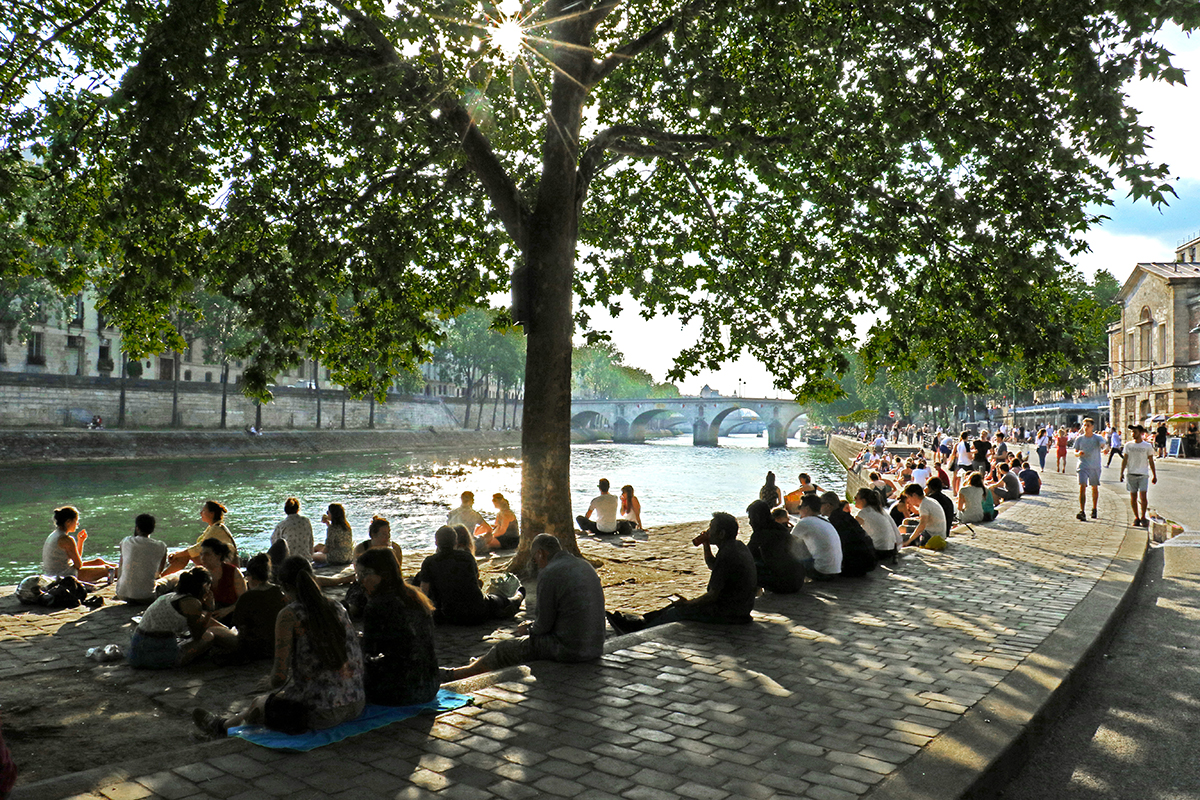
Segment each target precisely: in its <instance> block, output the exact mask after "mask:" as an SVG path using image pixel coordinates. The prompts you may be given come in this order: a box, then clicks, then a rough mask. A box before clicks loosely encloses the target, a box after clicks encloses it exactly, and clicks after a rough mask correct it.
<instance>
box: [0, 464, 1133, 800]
mask: <svg viewBox="0 0 1200 800" xmlns="http://www.w3.org/2000/svg"><path fill="white" fill-rule="evenodd" d="M1045 479H1046V488H1045V490H1044V494H1043V495H1042V496H1041V497H1035V498H1028V499H1025V500H1022V501H1020V502H1019V503H1016V504H1014V505H1013V507H1012V508H1006V509H1004V512H1003V514H1002V516H1001V517H1000V519H999V520H998V521H997V522H995V523H993V524H991V525H988V526H974V532H973V533H972V532H964V533H961V534H958V535H956V536H955V537H953V538H952V539H951V544H950V547H949V548H948V549H947V550H946V551H945V552H943V553H932V552H924V551H919V552H917V553H915V554H914V555H913V556H912V557H910V558H905V559H903V560H902V561H901V563H900V565H899V567H897V568H895V569H892V568H890V567H889V568H883V569H880V570H877V571H876V572H875V573H873V574H872V575H871V576H869V577H868V578H866V579H861V580H842V581H837V582H832V583H829V584H822V585H820V586H817V587H815V588H811V587H806V589H808V591H807V592H806V593H804V594H802V595H798V596H791V597H785V596H772V595H767V596H765V597H763V598H760V601H759V603H758V606H757V610H756V612H755V624H753V625H748V626H736V627H721V626H705V625H697V624H689V625H673V626H666V627H663V628H658V629H653V630H652V631H646V632H642V633H640V634H635V635H632V636H626V637H616V638H613V639H612V640H610V642H609V648H608V653H607V654H606V655H605V656H604V657H603V658H602V659H601V660H600V661H599V662H596V663H590V664H582V665H572V666H567V665H559V664H553V663H538V664H534V665H532V667H531V668H516V669H513V670H509V671H506V672H505V673H502V674H500V675H498V676H492V679H491V680H490V681H482V682H481V683H480V684H479V685H478V688H475V689H474V691H473V694H474V697H475V703H476V704H475V705H474V706H473V707H468V708H465V709H462V710H460V711H458V712H455V713H450V714H445V715H442V716H440V717H438V718H437V719H436V720H431V719H418V720H412V721H409V722H406V723H399V724H395V725H392V726H389V727H387V728H384V729H382V730H377V731H374V732H372V733H369V734H365V735H363V736H360V737H357V738H354V739H352V740H350V741H346V742H342V743H340V744H338V745H333V746H330V747H326V748H322V749H320V750H316V751H313V752H311V753H308V754H291V753H282V752H279V751H273V750H267V749H263V748H258V747H255V746H253V745H250V744H247V743H245V742H242V741H240V740H232V741H218V742H213V743H205V744H200V745H197V746H195V747H193V748H190V749H187V750H183V751H178V752H174V753H170V754H167V755H165V756H157V757H155V758H153V759H150V760H148V762H147V761H143V762H131V763H129V764H122V765H113V766H112V767H109V768H105V769H101V770H92V771H89V772H87V773H82V774H77V775H72V776H65V777H63V778H60V779H52V780H49V781H43V782H41V783H39V784H33V785H29V786H26V787H23V788H20V789H18V790H17V792H16V795H15V796H16V797H17V798H50V797H66V796H80V797H87V798H101V797H106V798H109V800H137V798H142V797H162V798H168V799H169V800H181V799H182V798H204V797H213V798H240V797H246V798H249V797H264V796H288V797H291V798H294V799H295V800H301V798H307V797H313V798H317V797H328V796H333V797H340V796H345V797H347V798H349V797H352V796H353V797H361V796H363V793H364V792H365V793H366V794H367V796H378V797H384V796H386V797H399V798H461V799H462V800H474V799H475V798H479V799H480V800H484V799H485V798H506V799H516V798H525V797H556V796H561V797H571V798H581V799H582V800H590V799H591V798H618V797H619V798H628V799H629V800H655V799H656V798H663V799H664V800H665V799H666V798H675V797H681V798H695V800H721V799H722V798H726V797H737V798H771V797H778V798H786V797H804V798H812V799H813V800H852V799H853V798H858V797H864V796H871V797H923V796H927V797H943V798H944V797H957V796H959V795H960V794H962V793H963V792H965V791H967V790H968V789H969V788H970V787H971V786H972V785H973V783H974V782H976V781H978V780H979V779H980V777H981V776H983V775H985V773H986V771H987V770H988V769H990V768H992V766H993V760H994V759H995V758H996V757H997V756H999V755H1001V754H1002V753H1003V752H1004V751H1005V750H1006V748H1007V746H1008V744H1009V743H1011V741H1013V740H1014V739H1016V738H1017V737H1019V735H1020V733H1021V732H1022V731H1023V730H1024V727H1025V725H1026V723H1027V722H1028V720H1029V719H1030V717H1031V715H1034V714H1036V713H1037V712H1038V710H1039V709H1040V708H1042V707H1043V706H1044V705H1045V704H1046V702H1047V700H1048V698H1049V697H1050V696H1051V695H1052V694H1053V691H1054V689H1055V688H1056V687H1057V686H1059V685H1060V684H1062V683H1063V682H1064V681H1068V680H1069V677H1070V674H1071V671H1072V669H1073V667H1074V666H1075V664H1076V663H1077V662H1078V660H1079V659H1080V658H1082V656H1083V654H1084V653H1085V652H1086V651H1087V650H1088V648H1089V647H1090V646H1091V645H1092V643H1093V642H1094V640H1095V639H1096V637H1097V636H1098V634H1099V632H1100V631H1101V630H1102V629H1103V628H1104V627H1105V625H1106V624H1107V622H1108V620H1109V619H1110V618H1111V617H1112V615H1113V612H1114V609H1115V608H1116V605H1117V603H1118V602H1119V601H1120V600H1121V598H1122V597H1123V596H1124V595H1125V593H1126V589H1127V588H1128V586H1129V584H1130V581H1131V579H1132V576H1133V573H1134V570H1135V569H1136V567H1137V564H1138V563H1140V559H1141V555H1142V549H1143V546H1144V534H1143V533H1142V532H1141V531H1138V530H1135V529H1132V528H1128V527H1127V522H1128V519H1129V517H1128V506H1127V505H1126V504H1125V503H1124V501H1123V500H1122V499H1121V497H1120V496H1119V495H1116V494H1114V493H1112V492H1103V493H1102V494H1101V509H1100V511H1101V513H1100V520H1099V521H1089V522H1087V523H1080V522H1077V521H1075V519H1074V514H1075V512H1076V510H1077V506H1076V501H1075V496H1076V495H1075V493H1076V489H1075V487H1074V485H1073V484H1074V476H1073V475H1056V474H1054V473H1046V475H1045ZM586 549H588V550H593V551H594V552H596V553H597V554H600V555H604V556H606V557H617V558H630V559H635V558H637V559H641V560H642V561H644V562H645V563H646V567H647V569H650V568H652V563H653V562H654V561H673V562H680V561H686V562H689V563H690V564H691V569H692V570H693V572H694V574H695V580H696V581H697V582H699V583H702V582H703V580H704V578H705V576H706V570H705V569H704V566H703V562H702V558H700V556H699V554H698V551H696V550H693V549H691V548H686V549H682V550H681V549H675V550H673V551H670V552H667V551H664V550H662V548H661V547H659V549H658V550H656V544H655V541H654V537H653V536H652V537H651V541H650V542H641V543H638V544H637V545H636V546H635V547H629V548H623V549H621V550H613V549H612V548H609V547H607V546H605V545H602V544H598V543H592V542H589V543H587V545H586ZM674 590H675V589H674V588H672V587H666V588H664V589H663V590H662V591H661V592H660V594H661V595H662V596H665V595H666V594H669V593H670V592H671V591H674ZM634 597H635V593H634V592H633V591H632V590H630V589H628V587H610V588H609V589H608V598H609V606H610V607H622V606H623V607H627V608H628V607H637V606H638V604H637V603H634V602H632V601H633V599H634ZM637 599H638V601H639V602H640V604H641V606H642V607H643V608H644V607H647V606H650V605H653V604H654V603H657V602H658V601H657V599H656V598H649V599H647V597H646V595H645V594H644V593H643V594H642V595H639V596H638V597H637ZM4 602H6V603H7V602H9V601H8V600H6V601H4ZM11 610H12V609H10V608H8V606H0V611H11ZM30 616H33V617H34V619H33V620H32V621H31V620H29V619H28V617H30ZM127 624H128V610H126V609H121V608H105V609H101V610H99V611H96V612H92V613H90V614H79V613H75V612H68V613H58V614H54V615H44V616H41V617H38V616H37V615H19V616H12V617H10V616H4V617H0V679H3V680H6V681H7V680H11V679H13V678H21V677H26V676H34V675H36V674H37V673H38V672H39V671H43V670H53V669H61V668H62V667H63V666H64V663H73V664H77V665H86V664H88V662H85V661H82V659H81V655H82V652H83V650H84V649H86V648H87V647H89V646H93V645H97V644H103V643H106V642H108V641H117V640H119V639H120V638H121V637H122V636H123V635H124V634H123V633H122V628H123V626H126V625H127ZM481 633H487V631H483V632H480V631H478V630H475V631H467V632H465V633H464V632H461V631H460V632H456V633H455V634H454V635H453V636H454V637H455V638H453V640H446V641H443V638H442V637H443V634H441V633H440V634H439V654H440V656H441V660H442V662H443V663H444V664H450V663H456V662H458V663H461V661H462V660H463V657H464V656H465V655H467V654H478V653H479V652H481V651H482V650H483V649H485V647H486V645H481V644H480V643H479V637H480V635H481ZM494 635H495V636H504V635H507V634H506V632H505V631H504V630H500V631H497V632H496V633H495V634H494ZM91 674H92V675H93V677H94V679H95V680H98V681H113V682H118V683H120V684H122V685H124V686H126V687H128V688H129V689H130V690H132V691H138V692H141V693H144V694H146V695H147V696H149V697H151V698H152V699H153V701H154V702H155V703H158V704H161V705H162V706H163V707H164V708H165V709H175V710H177V711H178V712H182V711H183V710H185V709H187V708H190V707H191V706H194V705H204V706H206V707H209V708H214V709H217V708H220V707H222V706H225V707H228V706H230V705H235V704H238V703H241V702H244V700H243V698H245V697H246V696H247V695H248V694H249V693H250V692H251V691H252V689H253V684H254V683H256V682H257V681H258V679H259V678H260V677H261V674H262V673H261V672H260V671H258V670H249V669H242V670H240V671H219V670H217V669H216V668H209V669H204V668H198V669H197V671H191V670H189V671H187V672H176V673H171V674H161V673H156V674H145V673H134V672H133V671H132V670H130V669H128V668H127V667H125V666H124V665H117V666H113V665H102V666H96V667H92V668H91ZM214 678H219V679H217V680H214ZM176 715H177V716H178V719H179V724H180V725H186V724H188V723H187V722H186V718H185V717H184V715H183V714H182V713H177V714H176ZM17 756H18V760H20V758H21V754H20V753H18V754H17Z"/></svg>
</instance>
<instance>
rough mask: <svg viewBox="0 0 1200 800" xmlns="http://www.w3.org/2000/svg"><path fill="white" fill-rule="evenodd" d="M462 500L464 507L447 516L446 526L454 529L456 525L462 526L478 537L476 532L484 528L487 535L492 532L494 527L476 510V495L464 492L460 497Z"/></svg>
mask: <svg viewBox="0 0 1200 800" xmlns="http://www.w3.org/2000/svg"><path fill="white" fill-rule="evenodd" d="M459 499H460V500H462V505H461V506H459V507H458V508H456V509H454V510H453V511H451V512H450V513H449V514H447V515H446V524H447V525H449V526H450V527H451V528H453V527H454V526H455V525H462V526H463V527H465V528H466V529H467V530H468V531H470V533H471V535H472V536H475V535H477V534H476V531H477V530H478V529H479V528H480V527H481V526H482V527H483V528H485V529H486V532H487V533H491V532H492V526H491V525H489V524H488V523H487V522H486V521H485V520H484V519H483V515H482V514H480V513H479V512H478V511H476V510H475V493H474V492H463V493H462V495H460V497H459Z"/></svg>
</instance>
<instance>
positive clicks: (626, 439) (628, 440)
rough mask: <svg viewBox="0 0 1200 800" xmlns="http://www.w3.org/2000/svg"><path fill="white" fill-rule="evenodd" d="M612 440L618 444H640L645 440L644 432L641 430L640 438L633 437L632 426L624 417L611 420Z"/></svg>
mask: <svg viewBox="0 0 1200 800" xmlns="http://www.w3.org/2000/svg"><path fill="white" fill-rule="evenodd" d="M612 429H613V441H614V442H616V443H618V444H641V443H642V442H644V441H646V436H645V433H644V432H643V435H642V438H641V439H635V438H634V426H632V425H630V424H629V421H628V420H627V419H625V418H624V417H617V418H616V419H615V420H613V428H612Z"/></svg>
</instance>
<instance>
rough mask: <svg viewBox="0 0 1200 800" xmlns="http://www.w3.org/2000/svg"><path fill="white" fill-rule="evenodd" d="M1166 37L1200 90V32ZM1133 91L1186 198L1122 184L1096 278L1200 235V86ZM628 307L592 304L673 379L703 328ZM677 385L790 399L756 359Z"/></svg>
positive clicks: (635, 351)
mask: <svg viewBox="0 0 1200 800" xmlns="http://www.w3.org/2000/svg"><path fill="white" fill-rule="evenodd" d="M1162 41H1163V43H1164V44H1165V45H1166V47H1167V49H1169V50H1170V51H1171V52H1172V53H1174V54H1175V55H1176V58H1175V59H1174V63H1175V65H1176V66H1178V67H1181V68H1183V69H1184V70H1186V73H1187V78H1188V81H1189V82H1190V83H1192V84H1194V85H1196V86H1198V87H1200V36H1192V37H1190V38H1189V37H1187V36H1185V35H1184V34H1183V33H1182V31H1180V30H1179V29H1178V28H1176V29H1174V30H1173V31H1170V32H1167V33H1165V34H1164V35H1163V36H1162ZM1128 94H1129V98H1130V102H1131V104H1132V105H1133V107H1134V108H1137V109H1138V110H1139V111H1140V112H1141V121H1142V123H1143V124H1145V125H1149V126H1151V127H1152V128H1153V131H1152V134H1151V135H1152V137H1153V141H1152V142H1151V150H1150V155H1151V158H1152V159H1154V160H1156V161H1160V162H1164V163H1167V164H1169V165H1170V166H1171V175H1172V178H1173V181H1172V182H1173V184H1174V187H1175V191H1176V193H1177V194H1178V197H1177V198H1175V199H1173V200H1172V201H1171V202H1170V204H1169V207H1167V208H1164V209H1161V210H1159V209H1156V208H1154V207H1153V206H1151V205H1150V203H1148V202H1146V201H1144V200H1143V201H1139V202H1137V203H1134V202H1132V201H1131V200H1130V199H1129V198H1128V197H1126V196H1125V194H1126V192H1127V191H1128V190H1127V188H1126V189H1122V188H1118V189H1117V190H1116V191H1115V192H1114V195H1113V198H1112V200H1113V204H1114V205H1113V206H1110V207H1108V208H1106V209H1103V210H1102V213H1104V214H1105V215H1107V216H1108V217H1109V219H1108V220H1106V221H1105V222H1104V223H1103V225H1102V226H1101V227H1098V228H1093V229H1092V230H1091V231H1090V232H1089V234H1088V236H1087V240H1088V243H1089V245H1090V246H1091V252H1088V253H1085V254H1082V255H1080V256H1078V257H1076V258H1075V259H1074V262H1075V264H1076V265H1077V266H1078V267H1079V268H1080V270H1081V271H1082V272H1083V273H1084V275H1086V276H1088V277H1089V278H1090V277H1091V276H1092V275H1094V274H1095V273H1096V271H1097V270H1100V269H1107V270H1108V271H1109V272H1111V273H1112V274H1113V275H1115V276H1116V278H1117V280H1118V281H1120V282H1122V283H1123V282H1124V281H1125V279H1126V278H1127V277H1129V275H1130V273H1131V272H1132V271H1133V267H1134V265H1135V264H1137V263H1138V262H1139V261H1173V260H1174V259H1175V248H1176V246H1178V245H1179V244H1180V243H1181V242H1183V241H1186V240H1188V239H1191V238H1194V237H1196V236H1198V235H1200V145H1198V144H1197V141H1198V140H1200V134H1198V133H1197V131H1198V130H1200V89H1197V88H1192V87H1191V86H1182V85H1175V86H1169V85H1167V84H1162V83H1154V82H1150V81H1136V82H1133V83H1131V84H1130V85H1129V87H1128ZM623 305H624V307H625V309H626V311H625V312H624V313H623V314H622V315H621V316H620V317H619V318H618V319H616V320H612V319H611V318H609V317H607V315H605V314H604V312H603V311H601V310H598V309H589V314H590V315H591V318H592V325H593V326H594V327H595V328H596V329H598V330H607V331H609V332H610V334H611V335H612V341H613V344H614V345H615V346H616V348H617V349H618V350H620V351H621V353H623V354H624V356H625V363H626V364H628V365H630V366H633V367H639V368H641V369H644V370H646V371H647V372H649V373H650V374H651V375H653V376H654V379H655V380H658V381H661V380H665V378H666V374H667V370H669V369H670V368H671V363H672V360H673V359H674V357H675V356H676V355H678V353H679V352H680V351H681V350H683V349H684V348H686V347H688V346H689V345H691V344H692V343H693V342H694V341H695V339H696V338H697V334H696V332H695V328H694V327H691V326H684V325H683V324H682V323H681V322H680V321H679V320H678V319H677V318H674V317H661V318H657V319H653V320H643V319H641V318H640V317H639V316H637V314H636V313H634V312H633V311H632V309H633V308H634V307H635V303H634V301H633V300H632V298H628V297H627V298H625V302H624V303H623ZM675 383H676V385H677V386H679V389H680V391H681V392H682V393H683V394H685V395H698V394H699V393H700V389H701V387H703V386H705V385H706V384H707V385H708V386H710V387H711V388H713V389H717V390H719V391H720V392H721V393H722V394H724V395H734V394H737V395H739V396H741V397H772V398H773V397H785V396H787V395H786V393H784V392H781V391H779V390H778V389H775V388H774V386H773V385H772V383H771V377H770V374H769V372H768V370H767V368H766V367H765V366H763V365H762V364H761V363H760V362H758V361H757V360H755V359H753V358H750V357H748V356H747V357H744V358H742V359H740V360H739V361H735V362H732V363H730V364H727V365H726V366H725V367H724V368H722V369H720V370H718V371H716V372H708V371H704V372H700V373H699V374H697V375H694V376H691V377H688V378H685V379H684V380H681V381H675Z"/></svg>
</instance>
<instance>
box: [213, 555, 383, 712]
mask: <svg viewBox="0 0 1200 800" xmlns="http://www.w3.org/2000/svg"><path fill="white" fill-rule="evenodd" d="M279 579H280V581H281V584H282V588H283V591H284V593H285V594H286V595H287V599H288V601H289V602H288V605H287V606H285V607H284V609H283V610H282V611H280V612H279V617H278V619H277V620H276V622H275V664H274V667H273V668H272V670H271V676H270V686H271V689H272V690H273V691H271V692H270V693H269V694H265V695H260V696H259V697H256V698H254V700H253V702H251V704H250V707H249V708H248V709H247V710H246V711H243V712H241V713H239V714H235V715H234V716H232V717H228V718H221V717H219V716H217V715H216V714H213V713H212V712H209V711H206V710H204V709H200V708H197V709H195V710H194V711H193V712H192V719H193V721H194V722H195V723H196V726H197V727H198V728H200V730H202V731H204V732H205V733H207V734H209V735H210V736H224V735H225V734H226V732H227V731H228V730H229V729H230V728H234V727H237V726H240V725H243V724H246V723H250V724H261V725H265V726H267V727H268V728H271V729H273V730H277V731H281V732H283V733H288V734H299V733H304V732H306V731H310V730H324V729H326V728H332V727H334V726H337V725H340V724H342V723H343V722H349V721H350V720H352V719H354V718H355V717H357V716H358V715H360V714H361V713H362V711H363V707H364V706H365V704H366V698H365V694H364V691H363V660H362V650H361V648H360V645H359V640H358V633H357V632H356V631H355V630H354V626H353V625H352V624H351V622H350V617H349V616H347V614H346V610H345V609H344V608H342V606H341V605H340V604H339V603H336V602H334V601H333V600H330V599H329V598H327V597H325V596H324V595H323V594H321V589H320V588H319V587H318V586H317V584H316V581H314V580H313V572H312V564H310V563H309V562H308V559H306V558H304V557H302V556H289V557H288V560H287V561H286V562H284V564H283V568H282V569H281V570H280V571H279Z"/></svg>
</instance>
